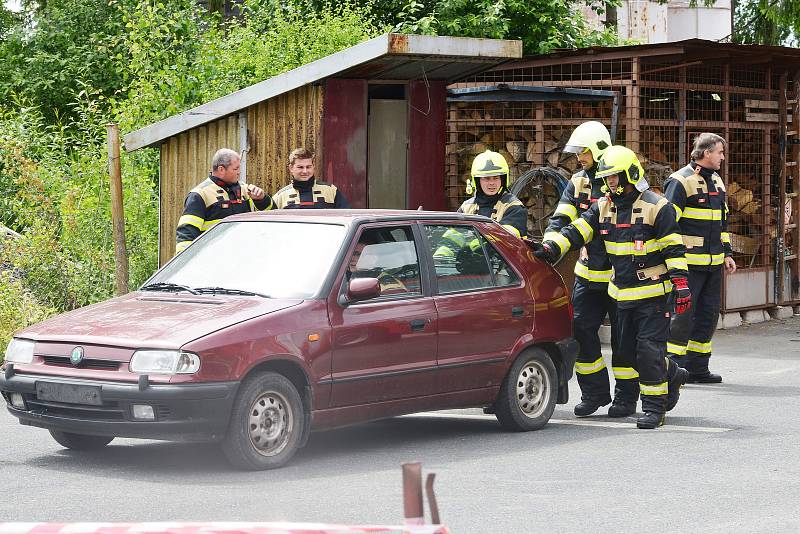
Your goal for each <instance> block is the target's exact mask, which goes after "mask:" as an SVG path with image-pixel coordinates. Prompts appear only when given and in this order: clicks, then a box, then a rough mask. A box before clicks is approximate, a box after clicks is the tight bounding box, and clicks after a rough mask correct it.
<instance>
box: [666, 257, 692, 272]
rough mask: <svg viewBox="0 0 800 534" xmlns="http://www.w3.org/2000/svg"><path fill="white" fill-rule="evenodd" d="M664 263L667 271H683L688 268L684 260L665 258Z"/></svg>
mask: <svg viewBox="0 0 800 534" xmlns="http://www.w3.org/2000/svg"><path fill="white" fill-rule="evenodd" d="M664 263H666V264H667V269H669V270H673V269H680V270H684V271H685V270H687V269H688V268H689V265H688V263H687V262H686V258H667V259H666V260H664Z"/></svg>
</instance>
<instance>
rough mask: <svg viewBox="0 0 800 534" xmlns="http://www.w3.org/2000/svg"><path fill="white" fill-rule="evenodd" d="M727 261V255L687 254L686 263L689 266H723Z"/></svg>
mask: <svg viewBox="0 0 800 534" xmlns="http://www.w3.org/2000/svg"><path fill="white" fill-rule="evenodd" d="M724 261H725V253H724V252H722V253H720V254H714V255H711V254H690V253H688V252H687V253H686V263H688V264H689V265H722V262H724Z"/></svg>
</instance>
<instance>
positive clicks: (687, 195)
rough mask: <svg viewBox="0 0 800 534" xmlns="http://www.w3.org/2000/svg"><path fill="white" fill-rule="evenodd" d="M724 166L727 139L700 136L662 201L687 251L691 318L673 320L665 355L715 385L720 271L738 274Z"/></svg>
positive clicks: (697, 379)
mask: <svg viewBox="0 0 800 534" xmlns="http://www.w3.org/2000/svg"><path fill="white" fill-rule="evenodd" d="M724 160H725V139H723V138H722V137H720V136H719V135H716V134H713V133H703V134H700V135H699V136H697V137H696V138H695V140H694V149H693V150H692V162H691V163H690V164H689V165H687V166H686V167H684V168H682V169H680V170H679V171H677V172H675V173H673V174H672V175H671V176H670V177H669V178H668V179H667V181H666V182H664V195H665V196H666V197H667V199H668V200H669V201H670V202H672V203H673V204H674V205H675V210H676V212H677V216H678V226H679V227H680V233H681V236H682V237H683V242H684V244H685V245H686V262H687V263H688V265H689V290H690V291H691V292H692V295H693V296H694V306H693V307H692V311H691V313H687V314H684V315H679V316H676V317H675V318H673V320H672V325H671V327H670V336H669V342H668V343H667V351H668V353H669V355H670V357H671V358H672V359H674V360H675V361H676V362H677V363H678V365H680V366H681V367H685V368H686V370H688V371H689V382H695V383H705V384H713V383H719V382H722V377H721V376H720V375H718V374H714V373H712V372H711V371H710V370H709V368H708V362H709V359H710V358H711V337H712V336H713V335H714V330H715V329H716V327H717V319H718V318H719V306H720V291H721V290H722V269H723V266H724V268H725V270H726V271H727V272H728V273H733V272H735V271H736V262H735V261H733V258H732V257H731V254H732V250H731V238H730V234H728V231H727V226H728V225H727V222H728V221H727V220H728V205H727V202H726V198H725V186H724V185H723V183H722V178H720V176H719V174H717V171H718V170H719V169H720V167H721V165H722V162H723V161H724Z"/></svg>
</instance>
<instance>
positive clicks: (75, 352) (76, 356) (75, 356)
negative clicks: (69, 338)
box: [69, 347, 83, 365]
mask: <svg viewBox="0 0 800 534" xmlns="http://www.w3.org/2000/svg"><path fill="white" fill-rule="evenodd" d="M69 361H70V362H71V363H72V365H78V364H79V363H81V362H82V361H83V347H75V348H74V349H72V353H71V354H70V355H69Z"/></svg>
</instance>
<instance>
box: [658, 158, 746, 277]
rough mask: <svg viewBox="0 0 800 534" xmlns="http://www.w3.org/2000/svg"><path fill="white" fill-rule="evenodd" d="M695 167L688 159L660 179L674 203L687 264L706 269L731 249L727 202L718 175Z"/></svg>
mask: <svg viewBox="0 0 800 534" xmlns="http://www.w3.org/2000/svg"><path fill="white" fill-rule="evenodd" d="M696 167H697V163H695V162H692V163H690V164H689V165H687V166H686V167H684V168H682V169H680V170H679V171H677V172H674V173H672V175H670V177H669V178H668V179H667V181H666V182H664V196H666V197H667V199H668V200H669V201H670V202H672V203H673V204H674V205H675V211H676V212H677V217H678V226H679V227H680V233H681V236H683V243H684V244H685V245H686V262H687V263H688V264H689V268H690V269H700V270H710V269H714V268H719V266H720V265H722V264H723V263H724V260H725V256H730V255H731V253H732V250H731V237H730V234H729V233H728V203H727V200H726V195H725V185H724V184H723V183H722V178H720V176H719V175H718V174H717V173H716V172H714V171H712V170H709V169H706V168H704V167H700V174H695V172H694V171H695V168H696Z"/></svg>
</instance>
